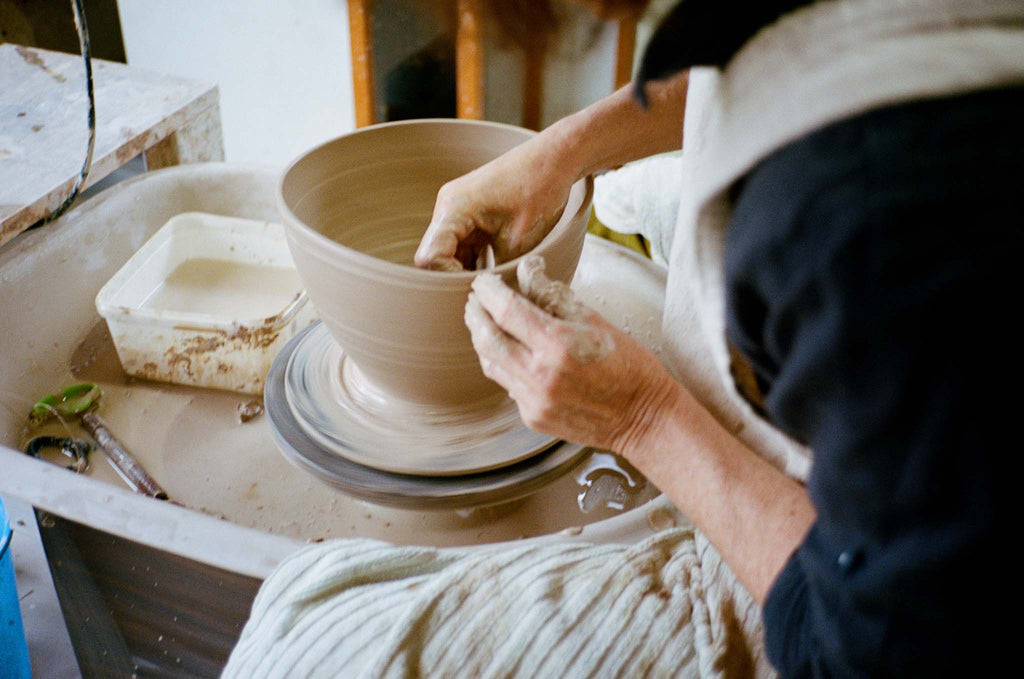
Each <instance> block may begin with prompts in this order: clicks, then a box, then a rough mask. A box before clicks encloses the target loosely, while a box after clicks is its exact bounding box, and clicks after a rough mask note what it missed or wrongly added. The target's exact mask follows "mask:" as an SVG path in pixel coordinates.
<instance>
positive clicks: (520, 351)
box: [465, 292, 529, 391]
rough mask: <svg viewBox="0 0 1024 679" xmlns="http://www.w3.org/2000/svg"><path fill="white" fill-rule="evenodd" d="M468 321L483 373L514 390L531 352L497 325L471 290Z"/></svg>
mask: <svg viewBox="0 0 1024 679" xmlns="http://www.w3.org/2000/svg"><path fill="white" fill-rule="evenodd" d="M465 321H466V327H468V328H469V333H470V336H471V337H472V340H473V348H474V349H475V350H476V352H477V355H478V356H479V357H480V365H481V367H482V368H483V369H484V374H485V375H487V377H489V378H491V379H492V380H494V381H495V382H497V383H498V384H500V385H501V386H503V387H505V389H508V390H510V391H511V390H512V389H513V388H514V387H516V386H517V385H518V383H519V382H520V376H521V375H523V374H524V370H525V369H526V362H527V360H528V358H529V352H528V351H527V349H526V348H525V347H524V346H523V345H521V344H520V343H519V342H517V341H516V340H515V339H514V338H512V337H510V336H509V335H508V334H506V333H505V332H504V331H503V330H502V329H501V328H499V327H498V325H497V324H496V323H495V322H494V319H493V318H491V315H490V314H489V313H487V310H486V309H484V307H483V305H482V304H481V303H480V299H479V297H477V295H476V294H475V293H472V292H471V293H470V294H469V300H468V301H467V302H466V310H465Z"/></svg>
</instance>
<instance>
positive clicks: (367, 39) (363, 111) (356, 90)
mask: <svg viewBox="0 0 1024 679" xmlns="http://www.w3.org/2000/svg"><path fill="white" fill-rule="evenodd" d="M371 11H372V10H371V7H370V0H348V36H349V44H350V48H351V52H352V93H353V99H354V100H355V110H356V127H366V126H367V125H372V124H373V123H374V122H376V119H377V112H376V101H375V100H376V97H375V96H374V90H373V35H372V33H371V30H370V26H371V24H370V19H371Z"/></svg>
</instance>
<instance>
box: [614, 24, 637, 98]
mask: <svg viewBox="0 0 1024 679" xmlns="http://www.w3.org/2000/svg"><path fill="white" fill-rule="evenodd" d="M635 50H636V15H634V14H631V15H629V16H627V17H623V18H622V19H619V37H618V41H617V44H616V48H615V89H619V88H620V87H622V86H623V85H625V84H626V83H628V82H629V81H630V80H632V79H633V52H634V51H635Z"/></svg>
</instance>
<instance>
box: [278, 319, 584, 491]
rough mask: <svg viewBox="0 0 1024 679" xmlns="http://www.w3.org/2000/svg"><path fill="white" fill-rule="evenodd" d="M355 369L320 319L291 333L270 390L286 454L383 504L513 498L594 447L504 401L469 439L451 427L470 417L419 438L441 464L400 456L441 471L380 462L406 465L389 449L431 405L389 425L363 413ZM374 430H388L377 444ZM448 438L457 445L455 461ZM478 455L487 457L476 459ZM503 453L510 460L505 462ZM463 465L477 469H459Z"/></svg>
mask: <svg viewBox="0 0 1024 679" xmlns="http://www.w3.org/2000/svg"><path fill="white" fill-rule="evenodd" d="M347 370H351V368H348V369H346V367H345V360H344V354H343V353H342V352H341V350H340V348H338V346H337V344H336V343H334V342H333V340H331V338H330V335H329V334H328V333H327V330H326V328H324V326H323V324H322V323H319V322H318V323H315V324H314V325H311V326H310V327H308V328H306V329H305V330H303V331H302V332H301V333H299V334H298V335H296V336H295V337H294V338H292V339H291V340H290V341H289V342H288V344H286V345H285V347H284V348H283V349H282V350H281V352H280V353H279V354H278V355H277V357H276V358H275V359H274V362H273V364H272V365H271V368H270V372H269V373H268V374H267V380H266V386H265V388H264V395H263V397H264V402H265V404H266V412H267V415H268V417H269V419H270V424H271V429H272V431H273V433H274V438H275V442H276V443H277V445H278V447H279V448H280V449H281V451H282V452H283V453H284V455H285V456H286V457H287V458H288V459H290V460H291V461H292V462H293V463H295V464H297V465H298V466H299V467H301V468H303V469H305V470H306V471H308V472H310V473H312V474H313V475H315V476H317V477H319V478H320V479H321V480H323V481H325V482H327V483H328V484H330V485H332V486H334V487H336V488H337V489H339V490H341V491H343V492H345V493H346V494H348V495H352V496H354V497H357V498H360V499H363V500H367V501H369V502H374V503H377V504H385V505H391V506H397V507H409V508H423V509H430V508H438V509H440V508H447V509H451V508H458V507H468V506H476V505H483V504H494V503H499V502H506V501H509V500H513V499H517V498H519V497H523V496H525V495H528V494H530V493H532V492H534V491H536V490H537V489H539V488H541V487H542V486H544V485H545V484H547V483H549V482H550V481H552V480H553V479H555V478H557V477H558V476H560V475H562V474H564V473H565V472H567V471H568V470H569V469H571V468H572V466H573V465H575V464H576V462H578V461H579V459H580V458H581V457H582V455H583V454H584V452H585V448H584V447H583V446H580V445H577V444H572V443H565V442H560V441H553V440H551V439H550V438H549V437H545V436H542V435H539V434H536V433H534V432H531V431H530V430H528V429H526V427H525V426H524V425H523V424H522V422H521V421H520V420H519V417H518V414H515V410H514V408H515V406H514V404H512V405H511V409H512V413H513V414H514V420H515V421H514V422H509V418H508V417H507V416H506V415H505V414H504V412H505V409H503V408H502V407H501V404H500V403H499V404H497V407H496V408H495V409H494V412H495V413H496V414H495V415H493V416H492V417H490V418H486V417H484V418H482V419H481V420H480V421H479V423H480V424H481V425H482V426H483V427H484V430H483V431H482V432H480V433H478V434H476V435H474V436H473V437H471V440H469V441H468V442H467V441H462V442H460V441H456V440H451V436H452V435H455V436H457V435H458V432H460V431H464V430H463V429H462V427H461V425H464V424H465V422H462V423H456V425H455V426H450V427H441V428H440V429H441V430H440V431H439V432H435V433H434V434H433V435H427V436H425V437H424V438H425V439H426V440H425V441H423V442H422V443H421V444H420V445H421V446H422V447H433V448H434V452H435V453H441V454H440V455H436V456H433V459H434V460H435V461H436V464H435V463H432V462H431V461H430V460H431V458H432V456H430V455H426V456H423V457H420V458H417V456H416V455H415V454H412V455H410V456H406V457H404V458H401V459H404V460H405V463H406V464H408V461H409V460H410V459H413V460H416V459H419V460H420V462H421V463H422V464H423V465H424V466H425V468H427V469H429V468H430V467H431V465H434V466H438V467H440V468H443V469H445V470H446V471H445V472H444V473H443V474H442V475H428V474H429V472H428V471H423V469H424V467H419V468H416V469H415V471H416V473H415V474H410V473H402V472H397V471H393V470H390V469H383V468H380V466H385V467H402V466H404V465H403V464H402V463H397V464H396V463H394V461H393V460H389V459H387V458H388V452H391V453H397V452H400V451H399V448H398V447H399V446H401V445H414V443H415V442H414V441H411V440H410V438H409V437H410V435H411V434H412V433H413V432H414V431H420V432H421V433H422V428H421V425H422V423H423V421H424V420H425V419H429V417H430V413H429V412H427V411H420V412H419V413H418V417H419V418H420V422H419V423H416V424H415V426H412V427H409V426H408V424H409V423H408V422H406V423H404V424H405V426H403V423H401V422H399V421H392V422H391V423H390V424H391V425H392V431H391V432H390V433H388V432H386V431H384V430H385V429H386V423H381V422H375V421H373V420H368V421H360V420H359V418H358V417H356V416H353V415H352V414H351V413H345V412H344V411H345V410H346V409H347V408H352V407H353V406H354V405H363V406H367V404H366V402H365V401H364V402H363V403H361V404H359V403H358V402H357V403H355V404H354V403H353V401H352V399H351V397H350V396H349V395H348V394H345V393H344V392H345V390H346V383H347V385H348V388H352V386H353V382H354V383H355V386H356V387H358V386H359V378H358V376H346V374H345V373H346V371H347ZM335 376H337V377H335ZM325 395H326V397H325ZM369 407H371V408H372V404H370V405H369ZM442 414H443V413H442ZM477 415H478V416H479V413H477ZM469 417H470V418H472V417H473V415H470V416H469ZM314 422H315V423H317V424H318V425H321V426H323V425H326V431H324V430H320V431H315V432H314V431H311V429H312V428H313V427H314V426H316V425H314ZM488 428H489V430H488ZM382 434H383V436H381V435H382ZM375 435H376V436H381V438H379V440H378V445H377V446H376V447H375V446H374V443H373V437H374V436H375ZM445 445H449V446H451V447H452V449H453V450H454V451H455V452H454V454H453V455H451V456H450V459H448V460H447V461H446V460H445V456H444V455H443V452H444V450H443V447H444V446H445ZM413 452H414V453H415V451H413ZM473 455H479V456H480V457H481V460H483V461H482V462H481V461H476V462H474V461H473V460H472V459H471V458H472V456H473ZM503 459H504V460H507V461H505V462H501V460H503ZM357 460H358V461H357ZM453 460H454V461H455V462H453ZM365 462H370V464H366V463H365ZM460 465H461V466H463V467H465V468H467V469H468V470H469V471H459V470H458V467H459V466H460ZM481 467H483V469H480V468H481Z"/></svg>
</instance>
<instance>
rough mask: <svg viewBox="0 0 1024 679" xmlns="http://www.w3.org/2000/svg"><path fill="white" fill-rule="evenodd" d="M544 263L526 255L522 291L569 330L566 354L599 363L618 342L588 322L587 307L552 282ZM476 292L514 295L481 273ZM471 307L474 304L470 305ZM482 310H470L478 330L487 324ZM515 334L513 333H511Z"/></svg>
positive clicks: (519, 270)
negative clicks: (483, 324)
mask: <svg viewBox="0 0 1024 679" xmlns="http://www.w3.org/2000/svg"><path fill="white" fill-rule="evenodd" d="M544 268H545V265H544V260H543V259H542V258H540V257H538V256H536V255H533V254H529V255H526V256H525V257H524V258H523V259H522V260H521V261H520V263H519V266H518V267H517V269H516V276H517V279H518V283H519V290H520V292H521V293H522V294H523V295H524V296H525V297H527V298H528V299H529V300H530V301H531V302H533V303H534V304H536V305H537V306H538V307H539V308H540V309H542V310H543V311H545V312H547V313H548V314H550V315H552V316H554V317H555V318H556V319H558V322H560V323H562V324H563V327H566V328H568V329H569V331H570V332H569V338H568V342H567V345H566V347H565V348H566V351H568V353H569V356H571V357H572V358H573V359H574V360H575V361H576V362H578V363H581V364H586V363H592V362H593V361H597V360H600V359H601V358H603V357H605V356H607V355H608V354H610V353H611V352H612V351H614V350H615V339H614V338H613V337H612V335H611V333H609V332H607V331H606V330H604V329H602V328H599V327H596V326H595V325H594V324H593V323H591V322H588V319H587V307H586V306H585V305H583V304H582V303H581V302H579V301H578V300H577V299H576V296H575V295H574V294H573V291H572V290H571V289H570V288H569V286H568V285H566V284H565V283H563V282H562V281H558V280H551V279H550V278H548V277H547V276H546V275H545V273H544ZM473 287H474V289H477V288H480V287H483V288H486V289H487V290H488V291H489V292H490V293H491V294H492V295H497V296H504V297H508V298H511V296H512V295H513V294H514V293H513V292H512V290H511V289H510V288H508V287H507V286H505V285H504V284H503V283H502V282H501V279H499V278H498V277H497V276H494V275H493V274H481V275H480V276H479V277H478V278H477V280H476V281H474V282H473ZM471 306H472V305H471ZM481 313H482V310H478V309H476V308H467V313H466V322H467V323H468V324H470V326H471V327H474V326H476V327H479V326H480V325H481V324H482V323H485V322H486V319H485V318H483V317H482V316H481V315H480V314H481ZM512 334H513V335H514V334H515V333H514V332H513V333H512ZM497 341H515V340H512V339H511V338H510V337H499V338H497Z"/></svg>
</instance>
